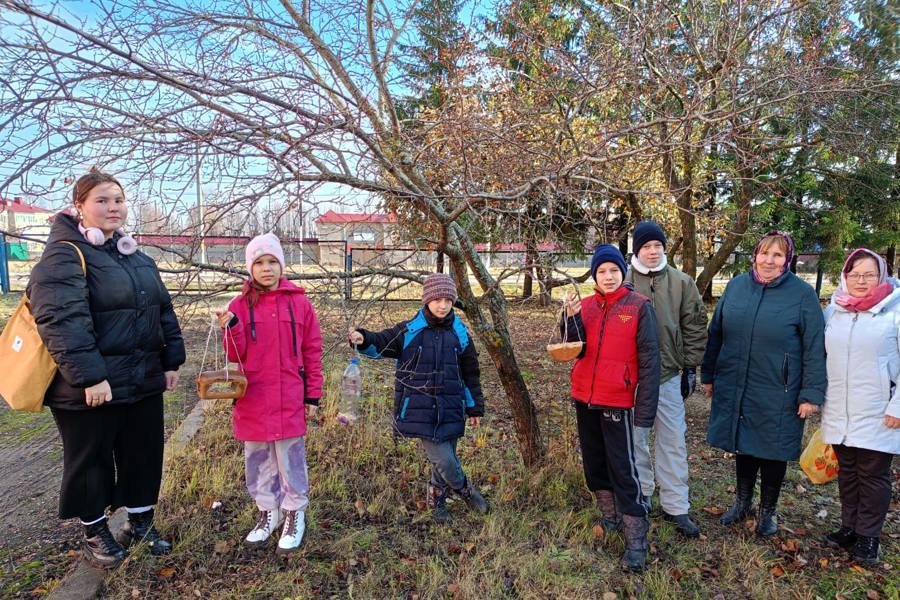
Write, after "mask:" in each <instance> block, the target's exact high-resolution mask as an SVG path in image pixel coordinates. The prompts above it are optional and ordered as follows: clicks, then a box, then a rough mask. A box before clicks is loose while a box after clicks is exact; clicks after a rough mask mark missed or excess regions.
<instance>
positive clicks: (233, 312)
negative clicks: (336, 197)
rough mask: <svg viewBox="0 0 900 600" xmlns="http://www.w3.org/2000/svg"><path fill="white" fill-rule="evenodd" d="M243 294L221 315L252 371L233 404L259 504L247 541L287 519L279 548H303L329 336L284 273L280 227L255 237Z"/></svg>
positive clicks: (228, 338)
mask: <svg viewBox="0 0 900 600" xmlns="http://www.w3.org/2000/svg"><path fill="white" fill-rule="evenodd" d="M246 259H247V271H248V272H249V273H250V275H251V279H250V280H249V281H247V282H246V283H244V289H243V292H242V293H241V295H240V296H238V297H237V298H235V299H234V300H232V302H231V304H229V305H228V309H227V310H225V311H221V312H219V313H217V314H218V318H219V325H220V326H221V327H223V328H227V331H225V332H224V335H223V338H224V340H225V348H226V352H227V355H228V360H230V361H233V362H239V363H240V364H242V365H243V367H244V372H245V374H246V375H247V382H248V385H247V391H246V393H245V394H244V396H243V397H242V398H241V399H239V400H237V401H236V402H235V405H234V412H233V424H234V436H235V437H236V438H237V439H239V440H242V441H243V442H244V466H245V473H246V478H247V490H248V491H249V492H250V495H251V496H252V497H253V499H254V500H255V501H256V506H257V507H258V508H259V510H260V515H259V520H258V522H257V523H256V526H255V527H254V528H253V529H252V530H251V531H250V533H248V534H247V537H246V539H245V541H246V543H247V544H251V545H262V544H265V543H266V541H267V540H268V539H269V536H271V535H272V532H273V531H275V530H276V529H277V528H278V527H279V526H280V525H281V523H282V522H284V527H283V529H282V531H281V538H280V539H279V540H278V549H277V550H276V552H277V553H278V554H288V553H290V552H293V551H294V550H296V549H297V548H299V547H300V543H301V541H302V540H303V532H304V529H305V519H304V511H305V510H306V506H307V504H308V503H309V500H308V498H307V493H308V491H309V482H308V479H307V470H306V447H305V444H304V436H305V435H306V416H307V415H310V416H312V415H314V414H315V410H316V407H317V406H318V403H319V398H321V396H322V336H321V334H320V332H319V321H318V319H317V318H316V312H315V310H313V307H312V304H310V302H309V300H308V299H307V298H306V295H305V294H304V291H303V289H302V288H299V287H297V286H296V285H294V284H293V283H291V282H290V281H288V280H287V279H285V278H284V277H282V274H283V273H284V251H283V250H282V249H281V243H280V242H279V241H278V238H277V237H275V235H274V234H271V233H267V234H264V235H259V236H256V237H255V238H253V239H252V240H250V243H249V244H247V250H246Z"/></svg>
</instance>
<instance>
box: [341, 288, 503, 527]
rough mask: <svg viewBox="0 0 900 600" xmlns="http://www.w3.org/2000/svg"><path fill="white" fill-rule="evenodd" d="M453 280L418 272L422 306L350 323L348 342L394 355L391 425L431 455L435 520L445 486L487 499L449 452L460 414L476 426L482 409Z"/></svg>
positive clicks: (442, 517) (460, 428)
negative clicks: (410, 313)
mask: <svg viewBox="0 0 900 600" xmlns="http://www.w3.org/2000/svg"><path fill="white" fill-rule="evenodd" d="M456 297H457V295H456V284H455V283H454V282H453V279H451V278H450V277H449V276H447V275H444V274H443V273H432V274H431V275H429V276H428V277H426V278H425V285H424V287H423V289H422V304H423V305H424V306H423V307H422V309H421V310H420V311H419V312H418V313H417V314H416V316H415V317H414V318H412V319H410V320H409V321H403V322H401V323H398V324H397V325H395V326H393V327H391V328H388V329H385V330H383V331H378V332H374V331H367V330H365V329H356V328H351V329H350V331H349V336H348V338H349V342H350V343H351V344H353V345H356V346H357V347H358V348H359V351H360V352H361V353H362V354H365V355H366V356H369V357H371V358H393V359H396V360H397V371H396V380H395V383H394V414H393V425H394V430H395V431H396V432H397V433H398V434H400V435H402V436H404V437H417V438H419V439H420V440H421V443H422V448H423V449H424V450H425V454H426V456H427V457H428V460H429V462H431V480H430V481H429V483H428V506H429V507H431V508H432V509H433V513H432V520H433V521H434V522H435V523H448V522H449V521H450V519H451V517H450V512H449V511H448V510H447V504H446V503H447V496H448V494H449V493H450V491H453V492H454V493H456V494H457V495H459V496H461V497H462V498H463V499H464V500H465V501H466V504H467V505H468V506H469V508H471V509H472V510H474V511H476V512H478V513H481V514H486V513H487V512H488V511H489V510H490V506H489V505H488V503H487V501H486V500H485V499H484V497H483V496H482V495H481V494H480V493H479V491H478V490H477V489H476V488H475V486H474V485H472V484H471V483H470V482H469V480H468V478H467V477H466V474H465V473H464V472H463V469H462V466H461V465H460V464H459V457H457V455H456V444H457V441H458V440H459V438H461V437H462V436H463V434H464V433H465V429H466V417H468V418H469V423H470V424H471V425H472V426H473V427H478V425H479V423H480V420H481V417H482V416H483V415H484V396H483V395H482V393H481V371H480V368H479V366H478V354H477V352H476V351H475V346H474V345H473V344H472V339H471V337H470V336H469V332H468V330H467V329H466V326H465V325H463V324H462V323H461V322H460V321H459V319H457V318H456V315H455V314H454V313H453V303H454V302H455V301H456Z"/></svg>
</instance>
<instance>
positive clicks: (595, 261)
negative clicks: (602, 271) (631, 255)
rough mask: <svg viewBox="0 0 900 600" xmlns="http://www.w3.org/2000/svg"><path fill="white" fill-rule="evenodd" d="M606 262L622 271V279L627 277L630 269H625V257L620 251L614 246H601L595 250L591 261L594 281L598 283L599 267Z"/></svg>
mask: <svg viewBox="0 0 900 600" xmlns="http://www.w3.org/2000/svg"><path fill="white" fill-rule="evenodd" d="M606 262H611V263H614V264H615V265H616V266H618V267H619V270H620V271H622V277H624V276H625V272H626V271H627V270H628V269H626V268H625V257H624V256H622V253H621V252H620V251H619V249H618V248H616V247H615V246H613V245H612V244H600V245H599V246H597V249H596V250H594V257H593V258H592V259H591V277H593V278H594V281H597V267H599V266H600V265H602V264H603V263H606Z"/></svg>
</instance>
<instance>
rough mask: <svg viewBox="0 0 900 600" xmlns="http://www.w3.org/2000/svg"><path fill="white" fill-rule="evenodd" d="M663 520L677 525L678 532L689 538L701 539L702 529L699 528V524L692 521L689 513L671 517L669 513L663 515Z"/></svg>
mask: <svg viewBox="0 0 900 600" xmlns="http://www.w3.org/2000/svg"><path fill="white" fill-rule="evenodd" d="M663 519H665V520H666V521H669V522H670V523H673V524H674V525H675V529H676V531H678V533H680V534H681V535H683V536H684V537H687V538H698V537H700V528H699V527H697V524H696V523H694V522H693V521H692V520H691V517H690V515H688V514H687V513H685V514H683V515H670V514H669V513H666V512H664V513H663Z"/></svg>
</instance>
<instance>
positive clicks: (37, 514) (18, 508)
mask: <svg viewBox="0 0 900 600" xmlns="http://www.w3.org/2000/svg"><path fill="white" fill-rule="evenodd" d="M0 410H2V411H3V412H9V411H8V409H7V408H6V407H3V408H2V409H0ZM47 420H49V421H50V423H49V425H50V427H47V426H46V425H47V423H45V421H47ZM32 425H36V427H35V429H34V430H33V431H25V432H22V431H21V429H20V428H19V427H15V428H14V430H18V432H19V435H15V434H13V435H3V438H2V440H0V530H2V531H3V532H4V534H3V536H2V538H0V548H3V547H6V548H8V549H15V548H17V547H21V546H23V545H27V544H28V543H30V542H32V541H34V540H35V538H37V537H40V536H39V534H40V533H41V532H43V531H45V530H46V529H48V528H50V529H54V528H55V527H52V525H56V526H57V527H58V523H51V522H55V521H57V520H58V519H57V518H56V501H57V496H58V492H59V482H60V477H61V474H62V460H61V456H62V442H61V441H60V439H59V434H58V433H57V431H56V428H55V427H53V426H52V425H53V423H52V418H51V417H50V415H49V413H46V414H44V413H42V414H41V415H38V418H35V419H33V423H32ZM6 433H10V431H9V430H4V434H6Z"/></svg>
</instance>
